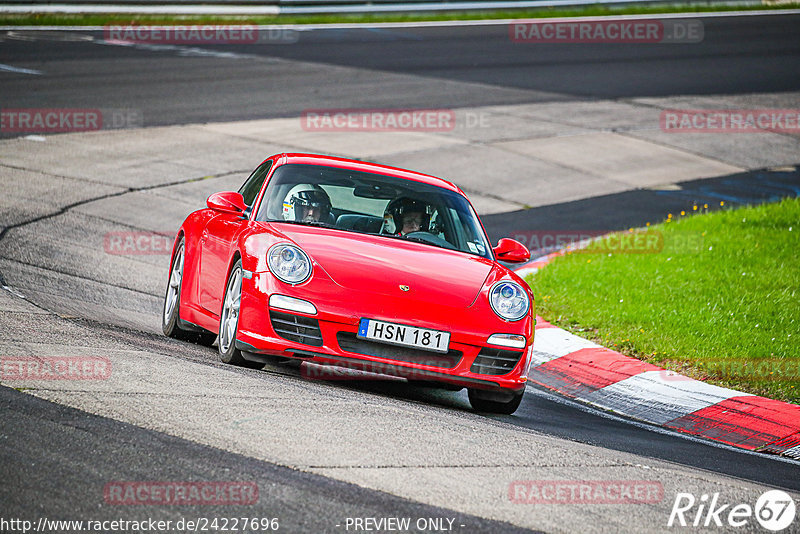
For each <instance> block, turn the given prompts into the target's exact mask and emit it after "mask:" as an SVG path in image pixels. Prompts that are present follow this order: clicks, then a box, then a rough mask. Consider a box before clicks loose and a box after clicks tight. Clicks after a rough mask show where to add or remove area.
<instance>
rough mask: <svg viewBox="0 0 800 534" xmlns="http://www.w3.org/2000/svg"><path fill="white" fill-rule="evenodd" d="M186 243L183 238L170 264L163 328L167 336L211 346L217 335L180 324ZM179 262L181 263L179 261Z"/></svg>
mask: <svg viewBox="0 0 800 534" xmlns="http://www.w3.org/2000/svg"><path fill="white" fill-rule="evenodd" d="M184 253H185V245H184V239H183V238H181V240H180V242H179V243H178V246H177V247H175V254H173V255H172V261H170V264H169V279H168V280H167V290H166V292H165V293H164V307H163V309H162V311H161V330H162V331H163V332H164V334H166V335H167V336H169V337H171V338H175V339H180V340H181V341H189V342H191V343H197V344H199V345H205V346H207V347H210V346H211V345H212V344H213V343H214V340H215V339H216V338H217V335H216V334H214V333H213V332H208V331H206V330H187V329H184V328H181V325H180V307H181V290H182V286H183V261H184ZM178 262H179V263H178Z"/></svg>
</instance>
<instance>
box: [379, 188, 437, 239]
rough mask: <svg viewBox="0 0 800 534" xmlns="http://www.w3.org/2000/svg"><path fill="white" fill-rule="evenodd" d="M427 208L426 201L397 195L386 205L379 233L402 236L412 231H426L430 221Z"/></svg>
mask: <svg viewBox="0 0 800 534" xmlns="http://www.w3.org/2000/svg"><path fill="white" fill-rule="evenodd" d="M429 209H430V207H429V205H428V204H427V203H426V202H422V201H419V200H416V199H413V198H409V197H398V198H396V199H394V200H392V201H391V202H389V204H388V205H387V206H386V210H385V211H384V213H383V229H382V230H381V233H383V234H393V235H400V236H404V235H407V234H410V233H412V232H427V231H429V229H430V222H431V216H430V213H429Z"/></svg>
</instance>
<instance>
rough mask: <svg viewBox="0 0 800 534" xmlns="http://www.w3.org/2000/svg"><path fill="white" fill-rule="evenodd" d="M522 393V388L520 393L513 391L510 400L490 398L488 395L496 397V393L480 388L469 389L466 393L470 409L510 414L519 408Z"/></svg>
mask: <svg viewBox="0 0 800 534" xmlns="http://www.w3.org/2000/svg"><path fill="white" fill-rule="evenodd" d="M524 393H525V391H524V390H523V391H521V392H520V393H515V394H514V396H513V397H512V398H511V400H494V399H491V398H489V397H496V396H497V394H492V393H490V392H487V391H484V390H480V389H469V390H468V393H467V395H468V396H469V403H470V404H471V405H472V409H473V410H475V411H476V412H484V413H497V414H503V415H511V414H512V413H514V412H516V411H517V408H519V404H520V403H521V402H522V396H523V394H524Z"/></svg>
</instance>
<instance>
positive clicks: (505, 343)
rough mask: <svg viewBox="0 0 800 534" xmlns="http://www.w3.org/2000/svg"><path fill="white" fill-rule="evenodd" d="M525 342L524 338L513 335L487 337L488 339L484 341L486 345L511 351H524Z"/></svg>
mask: <svg viewBox="0 0 800 534" xmlns="http://www.w3.org/2000/svg"><path fill="white" fill-rule="evenodd" d="M527 341H528V340H526V339H525V336H518V335H515V334H492V335H491V336H489V339H487V340H486V343H488V344H489V345H497V346H500V347H509V348H512V349H524V348H525V345H526V343H527Z"/></svg>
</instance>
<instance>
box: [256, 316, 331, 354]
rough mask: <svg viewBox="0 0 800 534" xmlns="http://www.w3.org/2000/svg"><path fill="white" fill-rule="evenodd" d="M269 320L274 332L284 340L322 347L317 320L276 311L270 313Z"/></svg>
mask: <svg viewBox="0 0 800 534" xmlns="http://www.w3.org/2000/svg"><path fill="white" fill-rule="evenodd" d="M269 318H270V320H271V321H272V328H273V330H275V333H276V334H278V335H279V336H281V337H282V338H283V339H288V340H289V341H295V342H297V343H302V344H303V345H311V346H312V347H321V346H322V332H321V331H320V329H319V321H317V320H316V319H313V318H311V317H303V316H302V315H293V314H291V313H283V312H277V311H275V310H270V311H269Z"/></svg>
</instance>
